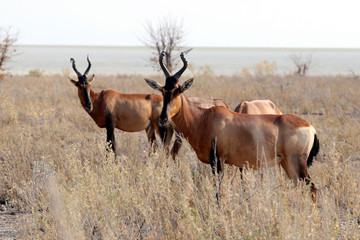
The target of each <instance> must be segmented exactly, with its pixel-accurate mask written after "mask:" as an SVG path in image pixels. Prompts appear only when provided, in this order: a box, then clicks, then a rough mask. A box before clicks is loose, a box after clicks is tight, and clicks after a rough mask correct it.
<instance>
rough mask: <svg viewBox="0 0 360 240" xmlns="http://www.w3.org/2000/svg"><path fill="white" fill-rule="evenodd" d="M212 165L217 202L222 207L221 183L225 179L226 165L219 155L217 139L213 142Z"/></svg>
mask: <svg viewBox="0 0 360 240" xmlns="http://www.w3.org/2000/svg"><path fill="white" fill-rule="evenodd" d="M209 157H210V165H211V169H212V173H213V175H214V186H215V188H216V202H217V204H218V205H220V196H221V194H220V193H221V183H222V180H223V178H224V171H223V168H224V163H222V162H221V159H220V158H219V156H218V154H217V139H216V138H215V139H213V140H212V141H211V149H210V156H209ZM215 167H216V170H217V171H216V172H217V174H218V182H219V186H218V187H217V181H216V172H215Z"/></svg>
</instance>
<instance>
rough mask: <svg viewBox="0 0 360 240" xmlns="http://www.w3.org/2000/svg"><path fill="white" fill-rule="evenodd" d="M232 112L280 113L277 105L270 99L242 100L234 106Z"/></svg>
mask: <svg viewBox="0 0 360 240" xmlns="http://www.w3.org/2000/svg"><path fill="white" fill-rule="evenodd" d="M234 112H238V113H244V114H276V115H281V114H282V113H281V111H280V109H279V108H278V106H276V105H275V104H274V103H273V102H272V101H270V100H253V101H250V102H249V101H242V102H241V103H240V104H239V105H237V106H236V108H235V110H234Z"/></svg>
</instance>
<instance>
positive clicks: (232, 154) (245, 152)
mask: <svg viewBox="0 0 360 240" xmlns="http://www.w3.org/2000/svg"><path fill="white" fill-rule="evenodd" d="M180 57H181V59H182V61H183V64H184V65H183V67H182V68H181V70H180V71H179V72H178V73H176V74H174V75H172V76H170V75H169V76H167V77H166V82H165V86H160V85H159V84H158V83H157V82H155V81H153V80H149V79H145V80H146V82H147V83H148V85H150V87H152V88H153V89H156V90H158V91H160V92H161V93H162V95H163V101H164V103H163V108H162V111H161V114H160V124H162V125H167V124H169V122H170V120H172V121H173V122H174V123H175V124H176V126H177V127H178V129H179V130H180V131H181V132H182V134H183V135H184V137H185V138H186V139H187V140H188V141H189V143H190V145H191V146H192V148H193V149H194V151H195V152H196V155H197V157H198V158H199V159H200V161H202V162H204V163H207V164H210V165H211V166H212V169H213V173H214V174H215V165H216V167H217V172H218V173H220V172H222V169H223V166H224V163H226V164H230V165H235V166H237V167H250V168H253V169H259V168H261V167H273V166H275V165H277V164H280V165H281V166H282V167H283V168H284V170H285V172H286V174H287V175H288V177H289V178H290V179H292V180H294V181H295V182H296V181H297V180H299V179H300V180H305V182H306V184H309V185H310V188H311V193H312V198H313V200H315V199H316V188H315V185H314V183H313V182H312V181H311V178H310V175H309V173H308V166H310V165H311V163H312V161H313V157H314V156H316V154H317V153H318V151H319V140H318V138H317V136H316V131H315V129H314V128H313V127H312V126H311V125H310V124H309V123H308V122H306V121H305V120H303V119H301V118H299V117H296V116H294V115H290V114H288V115H248V114H239V113H235V112H233V111H231V110H229V109H227V108H224V107H212V108H210V109H204V108H199V107H197V106H196V105H195V104H193V103H192V102H191V101H190V100H189V99H188V98H186V97H185V96H184V95H183V93H184V92H185V91H186V90H188V89H189V88H190V87H191V85H192V83H193V81H194V79H193V78H191V79H189V80H187V81H185V82H184V84H182V85H179V84H178V82H179V78H180V76H181V74H182V73H183V72H184V71H185V69H186V67H187V61H186V59H185V57H184V53H181V55H180Z"/></svg>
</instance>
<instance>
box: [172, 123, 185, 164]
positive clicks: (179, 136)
mask: <svg viewBox="0 0 360 240" xmlns="http://www.w3.org/2000/svg"><path fill="white" fill-rule="evenodd" d="M174 130H175V142H174V145H173V147H172V149H171V156H172V158H173V159H174V160H175V158H176V157H177V155H178V152H179V150H180V148H181V146H182V141H183V137H184V136H183V134H182V133H181V132H179V130H178V129H177V128H175V129H174Z"/></svg>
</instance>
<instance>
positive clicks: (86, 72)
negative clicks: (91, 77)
mask: <svg viewBox="0 0 360 240" xmlns="http://www.w3.org/2000/svg"><path fill="white" fill-rule="evenodd" d="M87 61H88V63H89V65H88V67H87V69H86V70H85V72H84V75H87V74H88V73H89V71H90V68H91V62H90V60H89V55H87Z"/></svg>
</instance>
